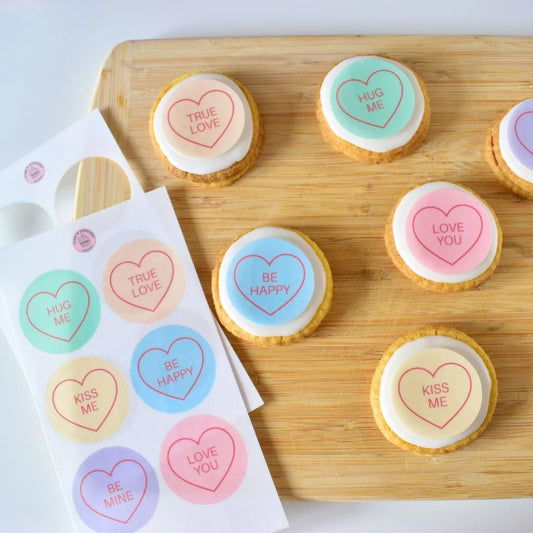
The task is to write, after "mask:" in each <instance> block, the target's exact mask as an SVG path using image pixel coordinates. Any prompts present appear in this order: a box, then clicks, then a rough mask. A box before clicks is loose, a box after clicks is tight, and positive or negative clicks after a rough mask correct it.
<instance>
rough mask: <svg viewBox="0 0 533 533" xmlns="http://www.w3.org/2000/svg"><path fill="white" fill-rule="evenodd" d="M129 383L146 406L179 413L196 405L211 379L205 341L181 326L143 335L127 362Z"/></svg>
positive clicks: (211, 358)
mask: <svg viewBox="0 0 533 533" xmlns="http://www.w3.org/2000/svg"><path fill="white" fill-rule="evenodd" d="M130 373H131V381H132V383H133V386H134V388H135V391H136V392H137V394H138V395H139V396H140V397H141V399H142V400H143V401H144V402H146V403H147V404H148V405H149V406H150V407H153V408H154V409H157V410H158V411H163V412H165V413H179V412H183V411H187V410H189V409H191V408H193V407H194V406H196V405H198V404H199V403H200V402H201V401H202V400H203V399H204V398H205V397H206V396H207V395H208V394H209V391H210V390H211V387H212V386H213V382H214V380H215V358H214V356H213V352H212V350H211V347H210V346H209V344H208V343H207V341H206V340H205V339H204V338H203V337H202V336H201V335H200V334H199V333H198V332H196V331H194V330H192V329H190V328H186V327H184V326H163V327H160V328H158V329H156V330H154V331H152V332H150V333H148V335H146V336H145V337H144V338H143V339H142V340H141V342H140V343H139V344H138V345H137V347H136V348H135V352H134V353H133V357H132V360H131V368H130Z"/></svg>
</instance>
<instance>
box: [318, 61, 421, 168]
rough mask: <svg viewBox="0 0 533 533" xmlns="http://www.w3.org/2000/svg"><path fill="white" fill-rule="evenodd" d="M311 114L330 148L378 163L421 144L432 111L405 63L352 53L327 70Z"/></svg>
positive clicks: (418, 82)
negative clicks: (316, 120)
mask: <svg viewBox="0 0 533 533" xmlns="http://www.w3.org/2000/svg"><path fill="white" fill-rule="evenodd" d="M316 113H317V118H318V122H319V125H320V131H321V132H322V136H323V137H324V140H325V141H326V142H327V143H328V144H330V145H331V146H332V147H333V148H334V149H335V150H337V151H339V152H342V153H343V154H345V155H347V156H349V157H352V158H354V159H358V160H361V161H369V162H372V163H382V162H388V161H392V160H394V159H398V158H400V157H404V156H406V155H408V154H410V153H412V152H414V151H415V150H416V149H417V148H418V147H419V146H420V144H421V143H422V141H423V139H424V137H425V136H426V133H427V131H428V128H429V123H430V115H431V109H430V105H429V97H428V94H427V91H426V87H425V84H424V82H423V81H422V79H421V78H420V76H419V75H418V74H416V73H415V72H414V71H413V70H412V69H410V68H409V67H407V65H405V64H404V63H402V62H400V61H395V60H392V59H387V58H385V57H381V56H357V57H351V58H349V59H345V60H344V61H341V62H340V63H338V64H337V65H335V66H334V67H333V68H332V69H331V70H330V71H329V72H328V74H327V75H326V77H325V78H324V80H323V81H322V84H321V86H320V90H319V94H318V99H317V108H316Z"/></svg>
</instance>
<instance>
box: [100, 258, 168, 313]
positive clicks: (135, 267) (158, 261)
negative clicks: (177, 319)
mask: <svg viewBox="0 0 533 533" xmlns="http://www.w3.org/2000/svg"><path fill="white" fill-rule="evenodd" d="M150 263H152V265H151V264H150ZM143 264H144V265H145V266H144V268H146V269H150V267H151V266H152V268H156V269H157V272H158V274H159V276H158V281H159V282H160V283H161V289H159V290H157V292H155V291H151V292H149V293H147V294H146V295H144V296H142V297H139V298H140V300H141V301H142V302H143V303H144V305H142V304H141V303H140V302H138V301H137V300H136V299H134V296H133V294H132V292H131V286H130V285H128V284H127V283H125V282H124V280H127V279H128V278H130V277H132V276H135V274H142V267H141V265H143ZM161 275H163V278H161ZM165 277H166V279H165ZM173 281H174V262H173V261H172V258H171V257H170V256H169V255H168V254H167V253H166V252H164V251H163V250H151V251H149V252H146V253H145V254H144V255H143V256H142V257H141V260H140V261H139V262H138V263H137V262H135V261H122V262H120V263H118V264H117V265H115V267H114V268H113V270H112V271H111V274H110V275H109V285H110V287H111V290H112V291H113V294H114V295H115V296H116V297H117V298H118V299H119V300H122V301H123V302H124V303H127V304H128V305H131V306H133V307H136V308H137V309H143V310H144V311H150V312H152V313H153V312H155V311H156V310H157V308H158V307H159V306H160V305H161V302H162V301H163V300H164V299H165V297H166V295H167V294H168V291H169V290H170V287H171V286H172V282H173ZM152 283H154V281H153V280H152Z"/></svg>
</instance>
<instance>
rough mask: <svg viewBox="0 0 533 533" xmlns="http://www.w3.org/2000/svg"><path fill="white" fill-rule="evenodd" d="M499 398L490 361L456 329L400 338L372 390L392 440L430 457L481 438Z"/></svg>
mask: <svg viewBox="0 0 533 533" xmlns="http://www.w3.org/2000/svg"><path fill="white" fill-rule="evenodd" d="M497 398H498V383H497V379H496V373H495V371H494V367H493V365H492V363H491V361H490V359H489V357H488V356H487V354H486V353H485V352H484V350H483V349H482V348H481V347H480V346H479V345H478V344H477V343H476V342H475V341H474V340H473V339H471V338H470V337H468V336H467V335H466V334H464V333H462V332H461V331H458V330H456V329H451V328H423V329H420V330H417V331H414V332H412V333H410V334H408V335H406V336H404V337H402V338H401V339H399V340H397V341H396V342H395V343H394V344H393V345H392V346H391V347H390V348H389V349H388V350H387V351H386V352H385V354H384V355H383V357H382V358H381V361H380V362H379V364H378V366H377V368H376V371H375V374H374V377H373V379H372V387H371V391H370V403H371V406H372V411H373V414H374V418H375V420H376V423H377V425H378V427H379V429H380V430H381V432H382V433H383V435H384V436H385V437H386V438H387V440H389V441H390V442H392V443H393V444H395V445H396V446H399V447H400V448H403V449H404V450H407V451H410V452H413V453H416V454H425V455H437V454H443V453H447V452H452V451H455V450H457V449H459V448H461V447H463V446H466V445H467V444H468V443H470V442H472V441H473V440H474V439H476V438H477V437H478V436H479V435H480V434H481V433H482V432H483V431H484V430H485V428H486V427H487V425H488V424H489V422H490V421H491V419H492V415H493V413H494V409H495V407H496V401H497Z"/></svg>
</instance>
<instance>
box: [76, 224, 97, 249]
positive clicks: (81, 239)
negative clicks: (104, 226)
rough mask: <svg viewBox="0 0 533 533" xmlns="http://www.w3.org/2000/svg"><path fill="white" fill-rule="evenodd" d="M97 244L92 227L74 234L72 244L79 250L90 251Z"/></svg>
mask: <svg viewBox="0 0 533 533" xmlns="http://www.w3.org/2000/svg"><path fill="white" fill-rule="evenodd" d="M95 244H96V237H95V235H94V233H93V232H92V231H91V230H90V229H80V230H78V231H77V232H76V233H75V234H74V238H73V239H72V245H73V246H74V249H75V250H77V251H78V252H88V251H89V250H92V249H93V248H94V246H95Z"/></svg>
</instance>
